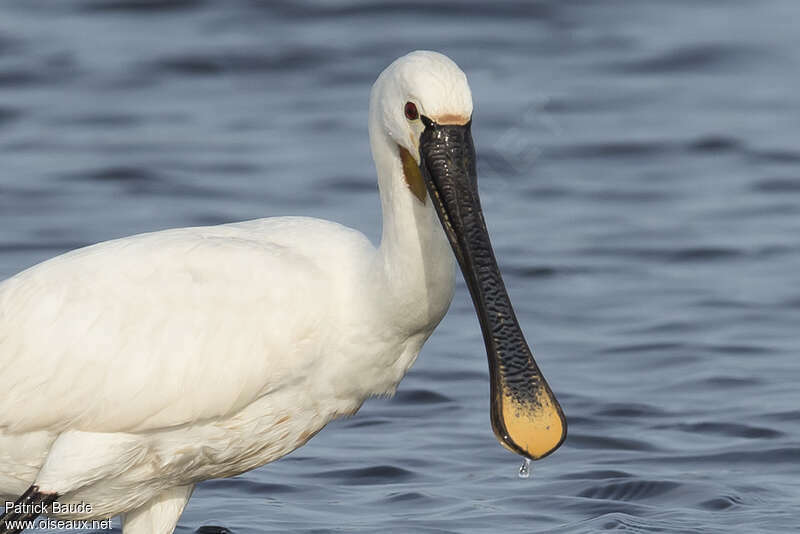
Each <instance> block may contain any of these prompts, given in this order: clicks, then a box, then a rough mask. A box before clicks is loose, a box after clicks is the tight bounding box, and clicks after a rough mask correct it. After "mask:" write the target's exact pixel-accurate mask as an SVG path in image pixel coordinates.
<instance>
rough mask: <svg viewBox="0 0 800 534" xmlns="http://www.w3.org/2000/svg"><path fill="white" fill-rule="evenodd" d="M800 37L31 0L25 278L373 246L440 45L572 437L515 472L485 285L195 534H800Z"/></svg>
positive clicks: (10, 171)
mask: <svg viewBox="0 0 800 534" xmlns="http://www.w3.org/2000/svg"><path fill="white" fill-rule="evenodd" d="M798 20H800V3H798V2H796V1H794V0H762V1H759V2H753V1H749V2H748V1H744V0H728V1H711V0H691V1H689V0H669V1H667V0H664V1H648V0H640V1H637V2H633V1H624V0H616V1H597V2H590V1H577V0H571V1H565V0H551V1H539V2H510V3H492V2H484V1H481V2H444V3H436V4H435V5H430V4H429V3H428V2H413V1H395V2H378V1H374V0H352V1H350V2H339V1H333V0H330V1H323V0H317V1H307V2H289V1H283V2H267V1H255V0H253V1H244V0H242V1H231V2H225V3H223V2H210V1H201V0H160V1H159V0H149V1H142V0H139V1H137V0H112V1H99V0H60V1H59V2H46V1H44V0H6V1H5V2H3V3H2V5H0V277H5V276H9V275H12V274H13V273H15V272H17V271H19V270H21V269H23V268H25V267H27V266H29V265H32V264H34V263H37V262H39V261H41V260H44V259H46V258H48V257H51V256H54V255H56V254H59V253H62V252H65V251H67V250H70V249H72V248H75V247H79V246H82V245H85V244H89V243H94V242H97V241H102V240H107V239H111V238H114V237H119V236H123V235H129V234H133V233H139V232H145V231H149V230H155V229H161V228H167V227H175V226H186V225H197V224H215V223H222V222H228V221H233V220H242V219H251V218H257V217H263V216H271V215H283V214H305V215H313V216H318V217H323V218H327V219H334V220H337V221H340V222H342V223H345V224H348V225H350V226H353V227H356V228H358V229H360V230H362V231H364V232H365V233H366V234H367V235H368V236H370V237H371V238H373V239H376V238H377V236H378V235H379V220H380V213H379V204H378V199H377V192H376V186H375V179H374V172H373V169H372V163H371V159H370V155H369V149H368V142H367V132H366V112H367V98H368V94H369V88H370V85H371V83H372V81H373V80H374V78H375V77H376V76H377V74H378V73H379V72H380V71H381V70H382V69H383V68H384V67H385V66H386V65H387V64H388V63H389V62H390V61H391V60H393V59H394V58H395V57H397V56H399V55H401V54H403V53H405V52H407V51H409V50H412V49H418V48H427V49H435V50H439V51H442V52H444V53H446V54H448V55H450V56H451V57H453V58H454V59H455V60H456V61H457V62H458V63H459V64H460V65H461V67H462V68H463V69H464V70H465V71H466V72H467V74H468V76H469V79H470V83H471V85H472V89H473V96H474V101H475V115H474V126H473V132H474V136H475V143H476V146H477V150H478V157H479V160H480V164H479V180H480V187H481V191H482V196H483V202H484V210H485V214H486V218H487V222H488V224H489V227H490V231H491V233H492V238H493V240H494V245H495V249H496V252H497V256H498V258H499V261H500V264H501V267H502V269H503V272H504V274H505V276H506V282H507V285H508V286H509V290H510V293H511V295H512V300H513V301H514V303H515V305H516V309H517V313H518V315H519V317H520V320H521V323H522V324H523V328H524V330H525V331H526V333H527V336H528V339H529V341H530V342H531V344H532V345H533V348H534V350H535V352H536V355H537V360H538V362H539V363H540V365H541V367H542V369H543V370H544V372H545V374H546V376H547V377H548V380H549V381H550V384H551V386H552V387H553V389H554V390H555V391H556V393H557V395H558V397H559V399H560V400H561V402H562V404H563V405H564V408H565V411H566V413H567V416H568V419H569V424H570V433H569V437H568V438H567V441H566V442H565V444H564V446H563V447H562V448H561V449H560V450H559V451H558V452H557V453H555V454H554V455H552V456H551V457H549V458H547V459H545V460H543V461H541V462H536V463H534V464H533V474H532V476H531V478H529V479H520V478H518V477H517V470H518V467H519V459H518V458H517V457H516V456H514V455H512V454H510V453H508V452H506V451H505V450H504V449H502V448H501V447H500V446H499V445H498V444H497V443H496V442H495V439H494V436H493V435H492V432H491V430H490V427H489V420H488V380H487V369H486V362H485V353H484V349H483V345H482V341H481V336H480V331H479V328H478V324H477V321H476V319H475V316H474V314H473V311H472V305H471V303H470V301H469V299H468V295H467V292H466V290H465V287H464V285H463V284H462V283H459V287H458V290H457V295H456V298H455V300H454V302H453V305H452V308H451V310H450V313H449V315H448V316H447V318H446V319H445V320H444V322H443V323H442V324H441V326H440V327H439V329H438V330H437V332H436V333H435V334H434V336H433V337H432V339H431V340H430V341H429V343H428V344H427V345H426V346H425V348H424V349H423V352H422V355H421V357H420V359H419V361H418V362H417V364H416V365H415V366H414V368H413V369H412V371H411V372H410V373H409V375H408V377H407V378H406V380H405V381H404V382H403V383H402V384H401V387H400V391H399V393H398V395H397V396H396V397H395V398H394V399H391V400H387V399H376V400H372V401H370V402H368V403H367V404H366V405H365V406H364V407H363V408H362V410H361V412H360V413H359V414H358V415H357V416H355V417H353V418H352V419H349V420H344V421H339V422H335V423H333V424H331V425H329V426H328V427H327V428H326V429H325V430H324V431H323V432H321V433H320V434H319V435H318V436H317V437H315V438H314V439H313V440H312V441H311V442H309V444H308V445H306V446H305V447H303V448H302V449H300V450H298V451H296V452H295V453H293V454H292V455H290V456H289V457H287V458H284V459H282V460H280V461H278V462H276V463H274V464H271V465H268V466H265V467H263V468H261V469H258V470H256V471H253V472H250V473H248V474H246V475H244V476H241V477H238V478H235V479H228V480H218V481H210V482H207V483H204V484H201V485H200V486H199V487H198V489H197V491H196V492H195V495H194V497H193V498H192V500H191V502H190V504H189V506H188V508H187V510H186V512H185V513H184V515H183V517H182V519H181V522H180V526H179V532H184V533H188V532H192V531H194V530H196V529H198V528H199V527H200V526H201V525H221V526H224V527H227V528H228V529H230V530H232V531H234V532H236V533H239V534H244V533H267V532H271V533H274V532H303V533H311V532H314V533H322V532H359V533H366V532H378V531H380V532H392V533H394V532H398V533H405V532H414V533H483V532H496V531H498V530H500V531H503V532H508V533H529V532H557V533H581V532H597V531H602V530H615V529H616V530H625V531H631V532H682V533H683V532H694V533H729V532H748V533H749V532H765V533H774V532H792V531H795V532H796V531H798V530H800V527H798V525H800V482H799V480H800V441H799V438H800V411H799V410H798V408H799V407H800V388H799V387H798V385H797V383H798V378H799V377H800V364H799V363H798V338H799V337H800V335H799V334H798V327H800V284H798V277H799V276H800V148H798V141H799V140H800V136H799V135H798V126H800V90H798V88H800V77H799V76H798V74H797V73H798V72H800V32H798V31H797V21H798ZM209 394H210V395H213V394H214V393H213V392H209ZM207 531H208V532H211V530H210V529H208V530H207Z"/></svg>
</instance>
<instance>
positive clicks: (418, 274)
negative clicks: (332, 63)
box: [372, 137, 455, 337]
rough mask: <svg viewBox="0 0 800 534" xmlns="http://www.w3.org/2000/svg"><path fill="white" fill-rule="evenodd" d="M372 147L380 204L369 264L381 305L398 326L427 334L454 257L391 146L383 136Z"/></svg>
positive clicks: (444, 300) (440, 307)
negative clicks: (379, 220)
mask: <svg viewBox="0 0 800 534" xmlns="http://www.w3.org/2000/svg"><path fill="white" fill-rule="evenodd" d="M372 145H373V146H372V150H373V158H374V159H375V165H376V167H377V170H378V185H379V189H380V196H381V206H382V208H383V233H382V236H381V243H380V247H379V248H378V254H377V256H376V260H377V261H376V265H375V270H376V271H377V274H378V275H379V279H380V280H381V284H382V285H383V286H384V289H385V295H384V297H383V301H384V302H383V305H385V306H387V309H388V311H389V312H390V313H391V314H392V320H393V322H394V323H395V324H396V325H397V326H398V327H399V328H402V329H405V330H407V331H408V333H409V335H413V334H417V333H422V334H424V335H425V337H427V335H429V334H430V333H431V332H432V331H433V329H434V328H435V327H436V325H437V324H438V323H439V321H440V320H441V319H442V317H444V314H445V313H446V312H447V309H448V308H449V306H450V301H451V300H452V298H453V288H454V281H455V258H454V257H453V253H452V250H451V248H450V244H449V242H448V241H447V237H446V236H445V233H444V230H443V229H442V226H441V224H440V222H439V219H438V216H437V215H436V212H435V210H434V208H433V205H432V200H431V198H430V197H429V196H427V195H426V197H425V200H424V202H423V201H421V200H420V199H419V198H418V197H417V196H415V195H414V194H413V193H412V192H411V190H410V188H409V186H408V184H407V182H406V180H405V178H404V174H403V165H402V161H401V159H400V153H399V149H398V147H397V145H396V144H395V143H394V142H393V141H391V140H390V139H388V138H386V137H383V138H379V139H378V140H377V142H375V140H374V139H373V143H372Z"/></svg>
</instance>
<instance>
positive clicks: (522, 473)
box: [519, 458, 531, 478]
mask: <svg viewBox="0 0 800 534" xmlns="http://www.w3.org/2000/svg"><path fill="white" fill-rule="evenodd" d="M530 476H531V459H530V458H523V459H522V465H521V466H519V478H528V477H530Z"/></svg>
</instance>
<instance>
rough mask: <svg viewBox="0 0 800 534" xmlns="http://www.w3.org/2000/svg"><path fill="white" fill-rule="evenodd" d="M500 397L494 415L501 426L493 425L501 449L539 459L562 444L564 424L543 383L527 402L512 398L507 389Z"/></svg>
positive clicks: (557, 405) (561, 415) (560, 412)
mask: <svg viewBox="0 0 800 534" xmlns="http://www.w3.org/2000/svg"><path fill="white" fill-rule="evenodd" d="M504 389H505V388H504ZM499 396H500V397H501V399H500V406H499V410H498V411H497V412H495V413H496V414H497V415H498V416H499V419H500V421H498V422H499V423H500V424H499V425H493V426H495V433H496V434H497V437H498V438H499V441H500V443H501V444H502V445H503V446H504V447H506V448H507V449H509V450H511V451H512V452H515V453H517V454H522V455H523V456H526V457H528V458H531V459H532V460H538V459H540V458H544V457H545V456H547V455H548V454H550V453H552V452H553V451H555V450H556V449H558V447H559V446H560V445H561V443H563V441H564V439H565V438H566V436H567V422H566V419H565V417H564V413H563V412H562V410H561V407H560V406H559V404H558V401H557V400H556V398H555V396H553V393H552V392H551V391H550V388H548V387H547V385H546V384H543V385H542V387H540V388H537V391H536V392H535V396H534V397H533V398H531V399H530V400H527V401H521V400H519V399H517V398H515V396H514V395H512V394H511V393H510V392H509V391H507V390H506V391H503V392H502V393H501V395H499ZM498 426H499V428H498ZM501 434H502V435H501Z"/></svg>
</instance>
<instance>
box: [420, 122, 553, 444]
mask: <svg viewBox="0 0 800 534" xmlns="http://www.w3.org/2000/svg"><path fill="white" fill-rule="evenodd" d="M422 120H423V122H424V124H425V130H424V132H423V133H422V135H421V136H420V143H419V151H420V171H421V173H422V176H423V179H424V181H425V185H426V187H427V189H428V192H429V193H430V196H431V198H432V199H433V203H434V207H435V208H436V212H437V213H438V214H439V219H440V221H441V222H442V226H443V227H444V230H445V233H446V234H447V237H448V239H449V240H450V244H451V245H452V247H453V252H454V253H455V256H456V258H457V259H458V263H459V265H460V266H461V271H462V273H463V274H464V279H465V280H466V282H467V286H469V291H470V294H471V295H472V302H473V303H474V305H475V311H476V312H477V313H478V319H479V320H480V324H481V330H482V331H483V339H484V341H485V343H486V353H487V356H488V358H489V376H490V380H491V407H490V410H491V420H492V428H493V429H494V433H495V435H496V436H497V439H498V440H499V441H500V443H501V444H502V445H503V446H505V447H506V448H508V449H509V450H511V451H513V452H516V453H517V454H521V455H523V456H526V457H528V458H531V459H534V460H535V459H539V458H543V457H544V456H547V455H548V454H550V453H551V452H553V451H554V450H556V449H557V448H558V447H559V445H561V443H562V442H563V441H564V438H565V437H566V435H567V421H566V419H565V418H564V413H563V412H562V410H561V406H559V404H558V401H557V400H556V398H555V395H553V392H552V390H551V389H550V386H548V385H547V382H546V381H545V379H544V376H542V374H541V372H540V371H539V367H538V366H537V365H536V361H535V360H534V359H533V354H532V353H531V350H530V348H528V344H527V343H526V341H525V337H524V336H523V334H522V330H521V329H520V326H519V323H518V322H517V318H516V315H515V314H514V308H513V307H512V306H511V301H510V299H509V298H508V293H507V292H506V288H505V284H503V278H502V276H501V275H500V270H499V268H498V267H497V261H496V260H495V257H494V251H493V250H492V245H491V242H490V241H489V234H488V232H487V230H486V223H485V221H484V219H483V212H482V211H481V204H480V199H479V198H478V183H477V173H476V171H475V147H474V146H473V143H472V133H471V131H470V127H471V125H472V121H470V122H468V123H467V124H464V125H439V124H436V123H435V122H433V121H432V120H430V119H428V118H427V117H422Z"/></svg>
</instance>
